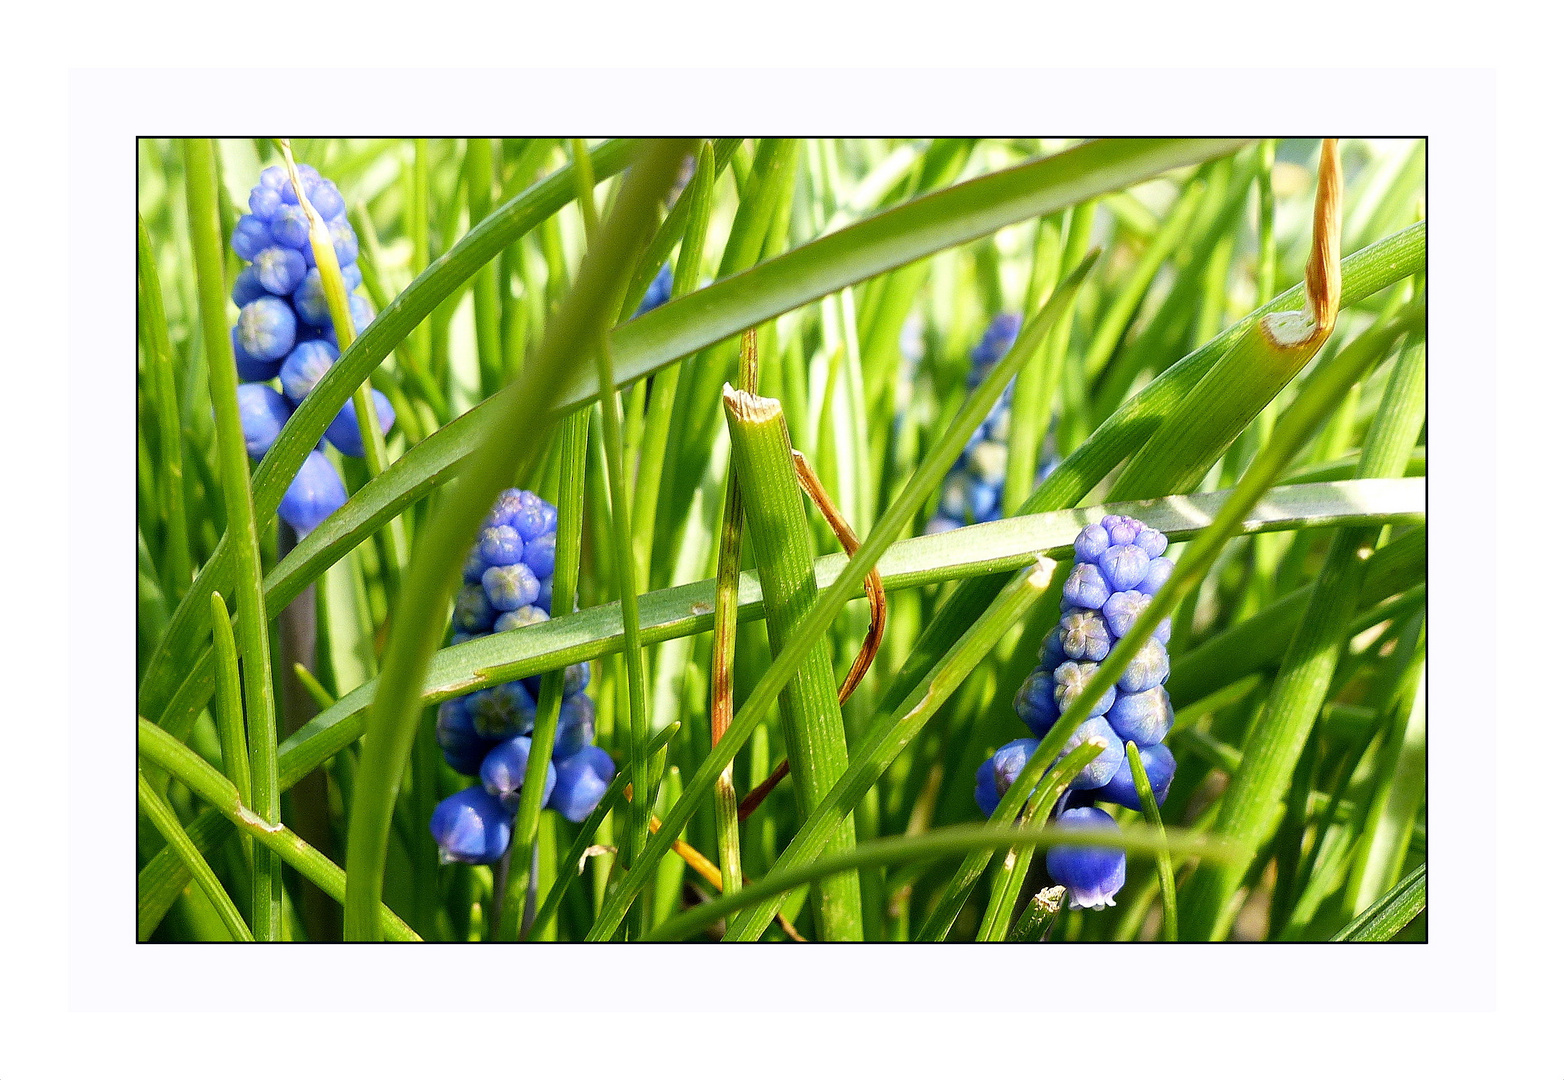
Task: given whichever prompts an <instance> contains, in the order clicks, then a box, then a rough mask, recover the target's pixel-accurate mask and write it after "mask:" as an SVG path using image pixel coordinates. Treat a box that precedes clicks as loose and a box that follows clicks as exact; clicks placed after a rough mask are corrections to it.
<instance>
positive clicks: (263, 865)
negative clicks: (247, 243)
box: [184, 139, 282, 941]
mask: <svg viewBox="0 0 1564 1080" xmlns="http://www.w3.org/2000/svg"><path fill="white" fill-rule="evenodd" d="M184 152H185V196H186V201H187V203H188V210H189V216H190V246H191V250H192V251H193V253H194V255H195V264H196V266H195V270H196V285H197V290H198V297H197V298H198V301H199V304H200V311H201V336H202V344H203V346H204V348H205V351H206V360H207V371H208V376H207V377H208V383H209V386H210V388H211V394H212V412H213V415H214V416H215V417H216V424H217V451H218V463H219V465H220V467H221V471H222V481H223V504H224V510H225V511H226V516H227V520H228V535H230V536H232V537H233V538H234V545H235V552H236V559H237V565H236V568H235V569H236V573H235V579H236V581H235V584H236V588H235V594H236V597H237V604H236V605H235V606H236V607H237V609H238V619H239V633H238V642H239V655H240V657H241V658H242V659H243V661H244V662H243V665H242V677H243V682H244V703H245V714H246V720H247V722H248V731H249V754H250V789H251V802H252V803H253V804H254V806H255V810H256V812H257V813H258V814H259V815H260V816H261V818H262V820H264V821H266V822H268V823H270V824H273V825H275V824H277V823H279V822H280V821H282V793H281V791H280V790H279V788H278V786H277V711H276V703H275V701H274V700H273V697H272V666H271V643H270V639H269V637H268V634H267V630H266V621H267V620H266V600H265V596H264V593H263V591H262V586H261V552H260V542H259V538H258V535H257V532H256V513H255V507H254V506H253V505H252V503H251V501H250V462H249V458H248V456H247V455H246V453H245V448H244V431H243V429H242V428H241V426H240V423H239V374H238V371H237V370H236V369H235V367H234V365H233V348H232V346H231V344H230V343H229V337H228V289H227V283H226V282H225V280H224V277H223V246H224V245H223V237H222V227H221V225H220V223H219V221H218V211H217V189H218V179H217V177H218V168H217V158H216V153H215V151H214V149H213V146H212V143H211V142H210V140H207V139H188V140H186V141H185V143H184ZM200 591H201V590H199V589H192V590H191V592H190V593H189V594H187V595H189V596H195V595H196V594H197V593H199V592H200ZM254 882H255V892H254V903H253V905H252V907H251V918H252V920H253V921H254V929H255V936H256V938H257V939H258V940H260V941H276V940H278V938H279V937H280V935H281V933H282V877H281V868H280V866H279V864H278V862H277V859H276V857H275V856H273V855H269V854H266V853H262V852H257V853H256V864H255V877H254Z"/></svg>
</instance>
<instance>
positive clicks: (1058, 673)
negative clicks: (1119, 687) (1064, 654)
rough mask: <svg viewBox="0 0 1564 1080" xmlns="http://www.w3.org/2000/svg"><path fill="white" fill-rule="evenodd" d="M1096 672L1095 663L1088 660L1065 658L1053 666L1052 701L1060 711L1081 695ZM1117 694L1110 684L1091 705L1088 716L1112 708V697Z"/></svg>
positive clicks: (1100, 713)
mask: <svg viewBox="0 0 1564 1080" xmlns="http://www.w3.org/2000/svg"><path fill="white" fill-rule="evenodd" d="M1096 674H1097V665H1096V664H1094V663H1091V662H1090V661H1077V660H1066V661H1065V662H1064V663H1062V664H1060V665H1059V666H1058V667H1056V668H1054V674H1053V680H1054V701H1055V702H1056V703H1057V704H1058V706H1059V711H1060V712H1061V713H1063V712H1064V710H1066V709H1068V708H1069V707H1070V705H1071V703H1072V702H1074V701H1075V699H1076V698H1078V697H1080V696H1081V693H1082V691H1084V690H1085V689H1086V684H1087V683H1089V682H1090V681H1091V679H1092V676H1093V675H1096ZM1116 696H1117V692H1116V691H1115V689H1114V688H1113V687H1112V686H1110V687H1108V692H1107V693H1105V694H1103V695H1102V697H1100V698H1099V699H1098V700H1097V701H1096V702H1095V703H1094V704H1093V705H1092V707H1091V711H1090V712H1089V713H1087V714H1086V715H1088V716H1101V715H1102V714H1103V713H1105V712H1107V711H1108V710H1109V709H1111V708H1113V699H1114V698H1115V697H1116Z"/></svg>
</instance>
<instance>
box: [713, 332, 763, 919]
mask: <svg viewBox="0 0 1564 1080" xmlns="http://www.w3.org/2000/svg"><path fill="white" fill-rule="evenodd" d="M742 354H743V362H742V363H741V364H740V368H739V370H740V372H741V375H740V384H741V389H742V390H744V392H746V393H749V394H755V393H756V392H757V390H758V388H759V384H760V374H759V367H760V365H759V361H758V356H757V355H756V354H757V345H756V340H755V331H754V330H746V331H745V332H744V341H743V346H742ZM743 534H744V503H743V501H742V500H741V499H740V497H739V471H738V463H737V462H736V461H735V460H733V459H732V458H730V459H729V462H728V484H727V493H726V495H725V496H724V499H723V506H722V524H721V527H720V531H719V532H718V538H717V598H716V599H717V602H716V605H715V610H714V611H713V612H712V635H711V745H712V746H716V745H717V744H718V743H720V742H721V741H722V737H723V736H724V735H726V734H727V733H728V725H729V724H730V723H731V722H732V720H733V664H734V645H735V642H736V640H737V638H738V627H739V544H740V541H741V540H742V539H743ZM712 795H713V799H714V801H715V807H714V811H715V814H716V818H717V860H718V865H719V866H720V867H721V869H722V891H723V892H734V891H736V890H738V889H739V888H741V887H743V884H744V867H743V857H742V854H741V851H740V845H739V801H738V793H737V792H736V791H735V790H734V788H733V762H731V761H730V762H728V764H727V767H726V768H724V769H723V770H722V772H721V773H719V774H718V776H717V783H716V786H715V788H714V789H713V792H712Z"/></svg>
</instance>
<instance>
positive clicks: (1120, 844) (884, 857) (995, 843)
mask: <svg viewBox="0 0 1564 1080" xmlns="http://www.w3.org/2000/svg"><path fill="white" fill-rule="evenodd" d="M1012 844H1024V845H1029V846H1035V847H1044V848H1046V847H1052V846H1053V845H1054V844H1072V845H1074V844H1090V845H1092V846H1093V847H1108V848H1117V849H1119V850H1121V851H1124V852H1126V853H1129V854H1135V855H1154V854H1156V853H1157V852H1158V851H1171V852H1173V853H1174V854H1176V855H1198V856H1199V857H1201V858H1202V859H1206V860H1212V861H1215V860H1220V859H1224V858H1226V857H1228V852H1227V849H1226V848H1224V847H1223V846H1222V845H1221V844H1220V843H1216V842H1213V841H1212V840H1211V839H1210V838H1208V837H1204V836H1200V835H1198V834H1195V833H1190V832H1187V831H1185V830H1182V829H1180V830H1177V831H1175V832H1173V833H1171V834H1168V835H1167V836H1166V838H1165V839H1164V838H1162V837H1158V836H1156V835H1155V834H1153V833H1152V832H1151V830H1150V829H1146V828H1144V827H1138V826H1134V825H1130V826H1127V827H1125V828H1123V829H1106V828H1104V829H1061V828H1059V827H1057V826H1053V825H1048V826H1043V827H1041V828H1036V827H1034V828H1030V829H1003V830H997V831H996V830H994V829H990V828H989V827H988V826H986V825H953V826H950V827H948V828H944V829H934V830H931V831H930V832H926V833H924V834H922V835H921V836H898V837H891V838H888V839H884V840H874V841H871V842H869V843H867V844H859V845H858V846H857V847H856V848H854V849H853V850H852V851H847V852H842V853H839V854H836V855H828V856H826V857H825V858H823V859H819V860H816V861H815V862H811V863H807V864H805V865H803V866H800V867H795V868H793V869H791V870H773V871H772V872H771V873H769V874H767V875H766V876H765V877H764V878H762V879H761V880H760V881H758V882H756V883H755V884H753V885H751V886H749V887H748V888H746V889H741V890H739V891H738V892H737V893H733V894H731V895H730V894H728V893H724V894H723V895H722V896H720V897H718V898H717V899H715V900H712V901H711V902H710V903H706V904H701V905H700V906H699V907H693V908H690V909H688V910H687V911H685V912H684V913H683V914H681V915H678V916H675V917H674V918H672V919H669V920H668V921H667V922H665V923H663V924H662V925H661V926H659V927H657V928H656V929H655V930H654V931H653V932H652V937H651V940H653V941H682V940H684V939H685V938H687V937H689V936H690V935H691V934H693V933H694V932H695V931H697V930H699V929H700V928H701V927H703V926H709V925H710V924H711V923H713V922H715V921H717V920H718V919H720V918H722V917H723V916H724V915H727V914H729V913H730V912H734V911H742V910H743V909H744V908H747V907H749V906H751V905H752V904H755V903H757V902H759V901H761V900H764V899H766V898H767V897H771V896H777V895H779V894H782V893H787V892H791V891H792V890H793V889H795V888H797V887H798V886H800V885H807V884H810V883H812V882H815V881H819V880H820V879H821V878H825V877H829V876H831V875H833V874H844V873H848V872H850V871H856V870H858V869H860V868H862V867H865V866H883V865H885V864H887V863H900V862H914V861H924V860H934V859H941V858H945V857H947V856H950V855H959V854H961V853H963V852H970V851H976V852H981V853H984V854H992V853H993V852H994V850H995V849H996V848H1003V847H1009V846H1011V845H1012Z"/></svg>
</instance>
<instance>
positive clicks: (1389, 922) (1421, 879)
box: [1331, 866, 1428, 941]
mask: <svg viewBox="0 0 1564 1080" xmlns="http://www.w3.org/2000/svg"><path fill="white" fill-rule="evenodd" d="M1426 907H1428V867H1427V866H1419V867H1418V868H1417V869H1416V870H1414V871H1412V872H1411V873H1410V874H1408V875H1407V876H1406V877H1404V878H1402V879H1401V880H1400V882H1398V883H1397V884H1396V887H1395V888H1394V889H1391V890H1390V891H1389V892H1388V893H1386V894H1385V895H1384V896H1382V897H1380V898H1379V900H1378V902H1376V903H1375V904H1374V906H1373V907H1371V908H1369V909H1368V910H1367V911H1365V912H1364V913H1363V914H1361V915H1359V916H1358V917H1357V918H1356V919H1353V920H1352V922H1350V923H1348V924H1347V925H1346V926H1344V927H1342V929H1341V933H1339V934H1337V935H1336V936H1335V937H1333V938H1331V940H1332V941H1389V940H1390V939H1391V938H1393V937H1395V936H1396V934H1397V933H1399V932H1400V931H1401V930H1402V928H1404V927H1405V926H1406V925H1407V923H1409V922H1411V921H1412V920H1413V919H1415V918H1417V916H1418V915H1419V914H1421V913H1422V912H1423V910H1424V909H1425V908H1426Z"/></svg>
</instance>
